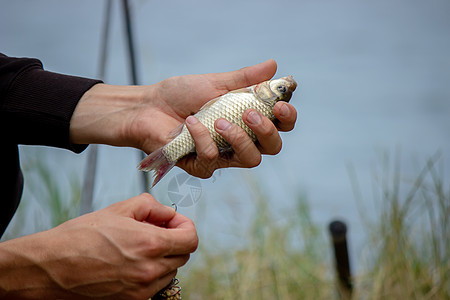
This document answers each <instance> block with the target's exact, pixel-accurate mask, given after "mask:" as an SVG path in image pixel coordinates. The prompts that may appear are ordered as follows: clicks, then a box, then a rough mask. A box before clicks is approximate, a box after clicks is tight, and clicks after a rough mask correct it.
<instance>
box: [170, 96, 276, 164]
mask: <svg viewBox="0 0 450 300" xmlns="http://www.w3.org/2000/svg"><path fill="white" fill-rule="evenodd" d="M274 105H275V101H273V102H269V103H265V102H262V101H260V100H257V99H256V97H255V96H254V95H253V94H248V93H231V94H227V97H223V98H221V99H219V100H218V101H216V102H215V103H214V104H212V105H211V106H210V107H208V108H206V109H204V110H201V111H200V112H198V113H197V114H195V115H194V116H195V117H196V118H197V119H198V120H199V121H200V123H202V124H203V125H205V126H206V128H208V130H209V132H210V133H211V137H212V139H213V141H214V142H215V143H216V145H217V146H218V147H219V150H224V149H227V148H229V146H230V144H229V143H228V142H227V141H226V140H225V139H224V138H223V137H222V136H221V135H220V134H218V133H217V132H216V131H215V129H214V123H215V121H216V120H217V119H219V118H224V119H226V120H228V121H229V122H231V123H234V124H236V125H238V126H239V127H241V128H242V129H244V131H245V132H246V133H247V134H248V135H249V136H250V137H251V138H252V140H253V141H256V135H255V134H254V133H253V131H252V130H251V129H250V128H249V127H248V126H247V125H246V124H245V123H244V121H243V120H242V114H243V113H244V112H245V110H247V109H249V108H253V109H256V110H258V111H259V112H261V113H262V114H263V115H264V116H266V117H268V118H269V119H273V118H274V116H273V112H272V109H273V106H274ZM192 152H195V143H194V140H193V139H192V136H191V135H190V133H189V131H188V130H187V128H186V126H183V129H182V130H181V133H180V134H179V135H178V136H177V137H176V138H175V139H173V140H172V141H171V142H169V143H168V144H167V145H166V146H165V147H164V149H163V153H164V155H165V156H166V158H167V159H168V160H169V161H172V162H174V161H178V160H179V159H180V158H182V157H183V156H185V155H187V154H189V153H192Z"/></svg>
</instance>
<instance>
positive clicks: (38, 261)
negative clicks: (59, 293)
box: [0, 232, 56, 299]
mask: <svg viewBox="0 0 450 300" xmlns="http://www.w3.org/2000/svg"><path fill="white" fill-rule="evenodd" d="M45 234H46V233H45V232H42V233H37V234H33V235H30V236H26V237H22V238H17V239H14V240H10V241H6V242H3V243H1V244H0V299H3V298H5V299H10V298H20V299H28V298H33V299H36V298H45V297H46V296H48V295H49V291H54V290H55V288H56V285H55V284H54V282H53V281H52V278H51V274H49V273H48V272H47V271H46V270H45V268H44V267H43V265H44V262H45V260H46V259H48V258H49V257H50V256H51V254H50V253H48V249H49V248H50V247H51V246H50V245H49V242H50V241H48V240H47V241H46V239H45V238H42V235H45ZM44 241H46V242H44Z"/></svg>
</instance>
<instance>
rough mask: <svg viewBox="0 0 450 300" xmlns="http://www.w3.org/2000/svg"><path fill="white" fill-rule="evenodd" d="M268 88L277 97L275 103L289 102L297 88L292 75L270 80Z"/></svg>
mask: <svg viewBox="0 0 450 300" xmlns="http://www.w3.org/2000/svg"><path fill="white" fill-rule="evenodd" d="M269 87H270V90H271V91H272V93H274V94H275V95H277V101H286V102H289V100H291V97H292V93H293V92H294V91H295V89H296V88H297V82H295V80H294V77H292V75H289V76H286V77H282V78H280V79H274V80H270V82H269Z"/></svg>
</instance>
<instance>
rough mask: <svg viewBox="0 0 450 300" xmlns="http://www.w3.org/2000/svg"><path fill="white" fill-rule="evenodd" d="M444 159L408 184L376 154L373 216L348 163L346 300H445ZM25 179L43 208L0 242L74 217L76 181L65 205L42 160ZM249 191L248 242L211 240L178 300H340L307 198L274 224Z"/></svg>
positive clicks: (394, 161)
mask: <svg viewBox="0 0 450 300" xmlns="http://www.w3.org/2000/svg"><path fill="white" fill-rule="evenodd" d="M442 161H443V158H442V155H441V154H439V153H437V154H435V155H434V156H432V157H431V158H429V159H428V160H427V161H426V162H425V163H424V164H423V165H422V166H421V169H420V170H419V171H418V172H417V173H416V175H415V176H414V177H413V178H408V176H406V175H405V174H404V173H402V167H401V159H400V153H399V151H397V152H396V153H395V154H394V157H393V158H392V155H389V153H384V154H382V155H381V159H380V162H379V163H378V165H377V168H376V170H375V171H374V175H373V201H374V204H375V205H374V206H375V209H368V208H367V207H363V205H362V204H361V203H362V201H361V200H362V197H363V196H362V195H363V193H362V192H361V191H360V188H359V184H358V177H357V175H356V173H357V172H356V168H355V167H354V166H352V165H348V173H349V177H350V181H351V182H352V187H353V191H354V194H355V198H356V205H358V209H359V211H360V218H361V219H362V220H363V224H364V227H365V230H366V233H367V234H366V236H367V240H366V242H365V246H364V250H363V251H362V252H363V253H352V255H355V258H356V261H357V263H358V271H357V272H356V273H354V274H352V275H353V277H352V280H353V294H352V299H373V300H375V299H430V300H434V299H450V184H449V181H448V179H446V178H445V174H444V172H443V169H444V168H443V167H442V166H443V162H442ZM24 172H25V176H27V178H28V180H27V184H29V185H30V188H31V189H33V197H34V198H36V199H41V198H42V199H44V198H45V199H47V201H46V202H41V203H40V204H39V205H40V207H41V208H42V209H41V210H40V212H38V213H36V212H35V211H30V209H28V208H27V206H26V205H21V206H20V207H19V210H18V212H17V216H16V217H15V221H14V222H13V224H12V225H11V226H10V227H11V228H9V229H8V231H7V233H6V234H5V235H6V236H5V237H4V239H11V238H14V237H16V236H20V235H23V232H22V231H21V225H22V224H24V223H23V222H25V220H27V219H28V220H30V219H35V221H34V222H35V223H34V227H35V231H40V230H45V229H47V228H48V227H49V226H56V225H58V224H59V223H62V222H64V221H65V220H67V219H70V218H73V217H75V216H76V214H77V213H78V212H79V205H80V200H79V199H80V195H81V184H80V182H79V181H77V180H74V179H71V180H69V188H70V190H71V191H72V196H71V198H70V199H69V201H63V200H62V199H63V198H64V197H63V195H65V194H66V193H63V192H62V190H60V187H58V186H56V183H55V182H54V181H52V180H51V178H52V177H51V174H50V171H49V170H48V169H47V168H46V167H45V166H44V165H43V163H42V162H41V161H40V160H39V159H36V160H35V161H33V162H30V163H29V164H27V165H26V166H25V167H24ZM73 177H74V176H72V177H71V178H73ZM246 184H248V185H249V186H250V188H251V189H252V192H253V193H254V195H255V204H256V205H255V210H256V211H255V213H254V215H253V219H252V220H251V222H250V224H251V225H250V226H249V227H248V228H244V229H242V232H239V234H240V235H242V234H244V235H245V239H246V241H247V242H246V243H245V245H241V246H239V247H233V248H227V249H217V247H214V246H213V245H214V240H213V239H214V238H212V240H208V241H207V242H202V243H200V246H199V249H198V250H197V254H196V260H195V263H190V264H188V266H187V267H185V268H181V269H180V270H179V274H178V276H177V277H178V278H179V279H180V285H181V287H182V295H183V298H185V299H246V300H248V299H283V300H284V299H343V298H342V297H340V296H339V293H338V291H337V282H336V279H335V269H334V265H333V261H332V256H331V255H332V249H331V241H330V238H329V237H328V236H327V233H326V232H324V230H323V229H322V228H321V227H319V226H318V225H317V224H315V223H314V220H312V218H311V214H310V211H309V207H308V201H307V200H306V199H305V197H304V196H301V195H299V196H298V197H297V199H293V201H295V202H296V209H295V211H291V213H290V214H289V215H288V216H287V217H286V219H285V220H284V222H278V221H277V218H274V216H273V215H272V214H271V211H270V209H269V207H268V202H269V200H268V199H267V198H266V196H265V195H264V194H263V193H261V192H259V191H260V190H261V189H260V187H258V183H257V182H256V180H255V179H254V178H252V177H248V178H246ZM311 201H313V200H311ZM24 203H27V202H24ZM43 212H47V214H49V216H45V219H48V220H49V221H48V222H47V223H48V224H47V223H45V222H41V221H37V220H39V219H40V218H39V217H40V215H39V214H42V213H43ZM294 241H296V242H294ZM298 241H300V243H299V242H298Z"/></svg>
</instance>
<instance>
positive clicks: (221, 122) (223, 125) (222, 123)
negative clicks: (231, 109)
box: [216, 119, 231, 131]
mask: <svg viewBox="0 0 450 300" xmlns="http://www.w3.org/2000/svg"><path fill="white" fill-rule="evenodd" d="M230 127H231V123H230V122H228V121H227V120H225V119H218V120H217V121H216V128H217V129H219V130H222V131H225V130H227V129H228V128H230Z"/></svg>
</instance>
